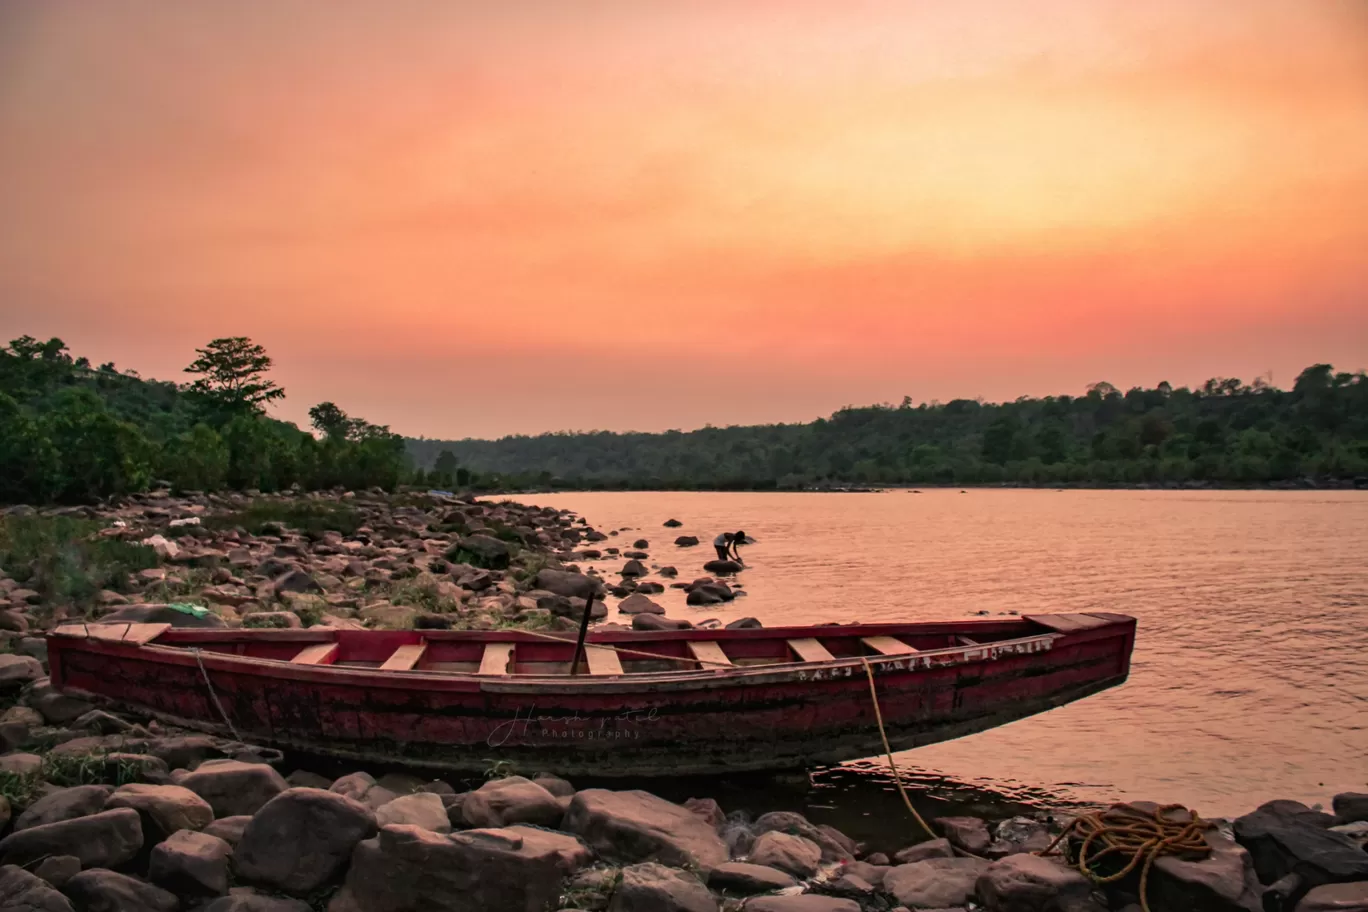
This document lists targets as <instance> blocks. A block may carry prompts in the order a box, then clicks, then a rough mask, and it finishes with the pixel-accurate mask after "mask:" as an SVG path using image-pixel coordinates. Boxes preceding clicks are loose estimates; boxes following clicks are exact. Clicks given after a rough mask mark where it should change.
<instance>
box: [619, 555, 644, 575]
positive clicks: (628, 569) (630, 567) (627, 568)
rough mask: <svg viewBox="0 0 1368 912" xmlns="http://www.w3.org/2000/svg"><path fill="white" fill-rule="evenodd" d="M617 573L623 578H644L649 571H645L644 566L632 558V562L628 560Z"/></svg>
mask: <svg viewBox="0 0 1368 912" xmlns="http://www.w3.org/2000/svg"><path fill="white" fill-rule="evenodd" d="M618 572H619V573H621V574H622V575H623V576H645V575H646V574H648V573H650V572H651V571H650V570H648V569H646V565H645V564H643V563H642V562H641V561H639V560H636V559H635V558H633V559H632V560H629V561H628V562H627V563H625V564H623V565H622V569H621V570H620V571H618Z"/></svg>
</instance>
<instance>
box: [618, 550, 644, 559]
mask: <svg viewBox="0 0 1368 912" xmlns="http://www.w3.org/2000/svg"><path fill="white" fill-rule="evenodd" d="M622 556H623V557H630V558H632V559H633V560H648V559H649V558H650V556H651V555H649V554H647V553H646V552H645V551H623V552H622Z"/></svg>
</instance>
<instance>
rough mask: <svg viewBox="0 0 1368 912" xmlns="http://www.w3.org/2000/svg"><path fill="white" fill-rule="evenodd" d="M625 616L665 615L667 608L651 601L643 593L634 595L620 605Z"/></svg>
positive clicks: (619, 609)
mask: <svg viewBox="0 0 1368 912" xmlns="http://www.w3.org/2000/svg"><path fill="white" fill-rule="evenodd" d="M618 611H621V612H622V613H623V614H664V613H665V606H663V605H660V604H657V603H656V602H653V601H651V600H650V599H648V598H647V597H646V596H644V595H642V594H641V593H639V592H638V593H633V594H632V595H629V596H627V597H626V598H625V599H623V600H622V601H621V602H619V603H618Z"/></svg>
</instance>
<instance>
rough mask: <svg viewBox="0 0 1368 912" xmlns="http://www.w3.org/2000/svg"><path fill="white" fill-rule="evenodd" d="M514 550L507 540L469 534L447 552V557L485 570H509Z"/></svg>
mask: <svg viewBox="0 0 1368 912" xmlns="http://www.w3.org/2000/svg"><path fill="white" fill-rule="evenodd" d="M511 558H512V552H511V551H509V548H508V545H507V543H505V542H502V541H499V540H498V539H497V538H494V537H492V536H489V535H467V536H464V537H463V538H461V539H460V540H459V542H458V543H457V545H456V547H455V548H452V549H451V550H450V551H448V552H447V559H448V560H452V561H456V562H459V563H467V564H472V565H473V566H476V567H479V568H482V569H484V570H507V569H508V564H509V561H510V559H511Z"/></svg>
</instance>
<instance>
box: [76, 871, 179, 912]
mask: <svg viewBox="0 0 1368 912" xmlns="http://www.w3.org/2000/svg"><path fill="white" fill-rule="evenodd" d="M62 889H63V891H65V893H66V895H67V896H69V897H71V898H72V899H73V900H74V901H75V902H76V907H77V908H78V909H88V910H90V912H96V910H99V912H175V910H177V909H179V908H180V900H178V899H176V897H175V896H174V895H173V894H171V893H168V892H166V891H165V890H163V889H161V888H160V887H154V886H152V885H151V884H150V883H144V882H143V881H141V880H135V879H134V878H132V877H129V876H128V875H126V874H116V873H115V872H113V871H106V870H105V869H103V868H95V869H93V870H89V871H82V872H81V873H80V874H77V875H76V876H75V877H73V878H71V880H68V881H67V882H66V886H64V887H63V888H62Z"/></svg>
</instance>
